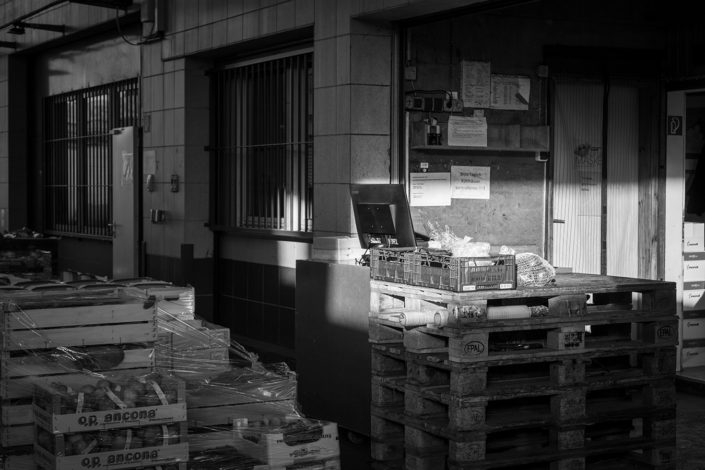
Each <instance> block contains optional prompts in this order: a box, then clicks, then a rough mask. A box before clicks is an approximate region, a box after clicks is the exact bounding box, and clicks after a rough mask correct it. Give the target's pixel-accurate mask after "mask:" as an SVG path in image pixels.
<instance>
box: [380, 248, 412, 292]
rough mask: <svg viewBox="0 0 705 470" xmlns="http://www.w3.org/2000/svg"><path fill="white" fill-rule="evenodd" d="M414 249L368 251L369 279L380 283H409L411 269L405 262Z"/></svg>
mask: <svg viewBox="0 0 705 470" xmlns="http://www.w3.org/2000/svg"><path fill="white" fill-rule="evenodd" d="M414 251H415V249H414V248H372V249H371V250H370V277H372V279H377V280H380V281H391V282H401V283H406V284H409V283H410V281H411V267H412V265H411V264H409V263H408V262H407V261H406V260H407V259H408V258H409V256H411V255H412V254H413V253H414Z"/></svg>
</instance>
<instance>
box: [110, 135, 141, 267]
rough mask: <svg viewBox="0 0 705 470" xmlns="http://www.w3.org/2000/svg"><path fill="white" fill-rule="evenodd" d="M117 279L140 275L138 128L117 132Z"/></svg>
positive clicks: (115, 149)
mask: <svg viewBox="0 0 705 470" xmlns="http://www.w3.org/2000/svg"><path fill="white" fill-rule="evenodd" d="M111 132H112V134H113V221H112V234H113V279H120V278H130V277H137V276H139V275H140V273H139V222H140V213H139V188H140V183H139V175H140V171H139V158H138V155H139V153H138V148H137V139H136V135H135V133H136V128H135V127H133V126H131V127H120V128H116V129H113V130H112V131H111Z"/></svg>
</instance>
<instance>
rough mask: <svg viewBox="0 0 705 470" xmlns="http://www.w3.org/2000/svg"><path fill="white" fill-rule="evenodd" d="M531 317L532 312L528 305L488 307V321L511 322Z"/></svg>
mask: <svg viewBox="0 0 705 470" xmlns="http://www.w3.org/2000/svg"><path fill="white" fill-rule="evenodd" d="M529 317H531V310H530V309H529V307H527V306H526V305H503V306H492V307H487V319H488V320H511V319H516V318H529Z"/></svg>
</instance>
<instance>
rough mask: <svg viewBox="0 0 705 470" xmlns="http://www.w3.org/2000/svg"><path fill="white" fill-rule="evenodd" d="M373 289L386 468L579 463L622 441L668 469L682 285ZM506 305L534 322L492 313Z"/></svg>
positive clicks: (375, 418)
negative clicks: (454, 290)
mask: <svg viewBox="0 0 705 470" xmlns="http://www.w3.org/2000/svg"><path fill="white" fill-rule="evenodd" d="M371 286H372V294H371V299H370V321H369V325H370V328H369V340H370V346H371V357H372V362H371V372H372V381H371V387H372V395H371V396H372V406H371V410H372V429H371V452H372V458H373V460H374V461H375V463H376V464H377V467H379V468H390V469H391V468H408V469H420V470H425V469H437V468H454V469H455V468H458V469H460V468H468V469H469V468H473V469H483V470H489V469H492V468H497V469H499V468H520V467H517V462H522V464H525V465H526V466H525V467H521V468H526V469H527V470H528V469H529V468H550V469H552V470H555V469H559V470H560V469H565V470H572V469H585V468H589V466H590V465H592V462H594V461H596V459H597V457H594V456H596V455H608V454H610V455H611V453H612V452H613V451H615V449H624V450H625V451H626V453H627V454H628V455H627V456H626V457H625V459H627V460H628V462H629V465H641V466H645V468H653V469H659V470H660V469H662V468H663V469H664V470H665V469H666V468H668V466H669V465H671V464H670V463H669V462H667V460H668V459H667V458H665V457H663V456H665V455H667V454H668V452H669V451H670V449H671V448H672V445H673V439H674V436H675V388H674V385H673V375H674V373H675V367H676V366H675V357H676V348H675V346H676V342H677V318H676V316H675V285H673V283H662V282H657V281H643V280H633V279H624V278H610V277H604V276H589V275H570V276H560V277H559V278H558V279H557V281H556V283H555V284H553V285H549V286H548V287H546V288H538V289H521V288H520V289H517V290H516V291H484V292H481V293H473V294H458V293H452V292H447V291H438V290H434V289H423V288H419V287H414V286H407V285H403V284H394V283H386V282H381V281H372V282H371ZM507 306H522V309H523V310H522V311H526V312H530V313H531V317H529V318H505V319H488V315H489V313H493V312H497V311H498V310H497V309H496V307H507ZM501 311H502V312H507V311H514V310H512V309H511V308H510V309H504V310H501ZM405 322H406V323H405ZM617 444H618V445H617ZM635 455H636V456H639V457H641V458H640V459H635ZM658 455H661V457H663V458H661V457H658ZM627 460H624V459H622V461H621V463H625V462H626V461H627ZM625 465H626V464H625ZM596 468H597V467H596ZM625 468H630V467H625Z"/></svg>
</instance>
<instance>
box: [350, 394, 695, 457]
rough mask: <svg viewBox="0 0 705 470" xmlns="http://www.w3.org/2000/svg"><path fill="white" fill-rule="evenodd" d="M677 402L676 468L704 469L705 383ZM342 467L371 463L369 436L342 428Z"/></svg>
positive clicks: (683, 395)
mask: <svg viewBox="0 0 705 470" xmlns="http://www.w3.org/2000/svg"><path fill="white" fill-rule="evenodd" d="M678 389H679V392H678V405H677V426H678V428H677V447H678V465H677V470H705V386H701V387H698V386H695V387H692V386H687V387H681V386H680V384H679V387H678ZM340 446H341V447H340V452H341V459H340V461H341V467H342V470H366V469H369V468H371V466H370V447H369V440H368V439H366V438H362V439H360V438H359V436H356V435H352V436H351V435H350V434H349V433H347V432H345V430H341V437H340Z"/></svg>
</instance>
